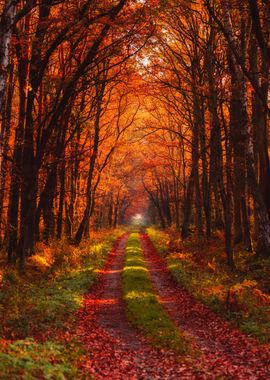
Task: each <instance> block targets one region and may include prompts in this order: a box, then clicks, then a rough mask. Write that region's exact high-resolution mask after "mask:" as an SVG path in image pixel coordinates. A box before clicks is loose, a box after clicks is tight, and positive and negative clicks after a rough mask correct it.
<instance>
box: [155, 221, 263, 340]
mask: <svg viewBox="0 0 270 380" xmlns="http://www.w3.org/2000/svg"><path fill="white" fill-rule="evenodd" d="M148 234H149V236H150V238H151V239H152V241H153V243H154V244H155V246H156V248H157V250H158V252H159V253H160V254H161V255H163V256H165V257H166V261H167V265H168V268H169V269H170V271H171V272H172V274H173V276H174V277H175V279H176V280H177V281H178V282H179V283H180V284H181V285H182V286H183V287H184V288H185V289H187V290H188V291H189V292H190V293H192V294H193V295H194V296H195V297H196V298H197V299H199V300H200V301H202V302H203V303H204V304H206V305H207V306H208V307H210V308H211V309H212V310H213V311H214V312H216V313H217V314H219V315H220V316H221V317H223V318H225V319H227V320H229V321H230V322H231V323H233V324H234V325H235V326H237V327H239V328H240V329H241V330H242V331H244V332H246V333H247V334H250V335H252V336H255V337H256V338H258V339H259V340H260V341H261V342H263V343H269V342H270V295H269V294H268V293H269V284H268V283H269V274H270V273H269V267H270V259H264V260H262V259H261V258H260V259H257V258H256V256H255V255H252V254H250V253H247V252H243V251H238V252H235V264H236V267H237V270H236V271H234V272H232V271H230V270H229V268H228V267H227V266H226V256H225V254H224V249H223V245H222V241H220V240H219V239H217V240H216V241H214V242H212V243H210V244H205V245H201V246H198V244H196V243H195V242H194V241H192V240H187V241H186V242H180V241H178V248H176V249H175V251H173V252H171V251H169V252H167V248H168V245H169V244H168V242H169V234H168V233H166V232H162V231H158V230H155V229H153V228H149V229H148ZM166 243H167V244H166ZM166 252H167V253H166Z"/></svg>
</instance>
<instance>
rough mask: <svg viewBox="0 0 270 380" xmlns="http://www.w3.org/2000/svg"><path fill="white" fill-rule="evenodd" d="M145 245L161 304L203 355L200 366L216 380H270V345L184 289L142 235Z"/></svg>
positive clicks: (145, 236) (198, 366) (142, 243)
mask: <svg viewBox="0 0 270 380" xmlns="http://www.w3.org/2000/svg"><path fill="white" fill-rule="evenodd" d="M141 245H142V248H143V251H144V256H145V260H146V263H147V266H148V269H149V271H150V275H151V279H152V284H153V286H154V288H155V290H156V292H157V294H158V295H159V299H160V302H161V303H162V304H163V306H164V308H165V310H166V311H167V313H168V314H169V315H170V317H171V319H172V320H173V321H174V323H175V324H176V325H177V326H178V327H179V328H181V329H182V330H183V331H185V332H186V333H187V334H188V335H189V336H191V337H192V340H193V342H195V344H196V345H197V348H198V350H199V351H200V352H202V355H200V356H199V358H198V359H197V362H195V365H196V367H197V368H200V369H201V370H202V371H203V373H209V374H210V373H211V376H210V377H209V378H214V379H216V378H218V379H220V378H221V379H223V378H226V379H227V378H229V379H252V380H253V379H260V380H262V379H270V349H269V346H268V347H263V346H260V345H259V344H258V343H257V341H255V340H254V339H251V338H249V337H247V336H246V335H244V334H242V333H241V332H240V331H239V330H237V329H234V328H233V327H231V326H230V325H229V324H228V323H227V322H225V321H223V320H222V319H220V318H219V317H218V316H217V315H216V314H214V313H213V312H212V311H211V310H209V309H208V308H207V307H205V306H204V305H202V304H201V303H200V302H198V301H196V300H195V299H194V297H192V296H191V295H190V294H189V293H188V292H187V291H185V290H184V289H183V288H181V287H180V286H179V285H178V284H177V283H176V281H175V280H174V279H173V277H172V275H171V273H170V272H169V270H168V269H167V266H166V263H165V260H164V259H163V258H162V257H160V256H159V255H158V253H157V251H156V249H155V247H154V245H153V243H152V241H151V240H150V238H149V237H148V235H147V234H142V235H141ZM198 378H200V376H199V377H198Z"/></svg>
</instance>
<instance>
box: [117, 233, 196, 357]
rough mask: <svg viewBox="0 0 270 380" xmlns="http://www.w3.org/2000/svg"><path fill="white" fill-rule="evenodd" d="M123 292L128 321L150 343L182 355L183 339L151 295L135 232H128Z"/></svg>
mask: <svg viewBox="0 0 270 380" xmlns="http://www.w3.org/2000/svg"><path fill="white" fill-rule="evenodd" d="M123 293H124V300H125V304H126V310H127V315H128V318H129V320H130V321H131V322H132V323H133V324H134V325H135V326H136V327H137V328H138V329H139V330H141V331H142V332H143V333H144V335H145V336H146V337H147V338H148V339H149V340H150V341H151V342H152V344H154V345H155V346H157V347H159V348H167V349H172V350H174V351H176V352H178V353H182V354H183V353H186V352H187V351H188V349H189V343H188V340H187V338H186V337H185V336H184V335H183V334H182V333H181V332H180V331H179V330H178V329H177V328H176V327H175V326H174V324H173V322H172V321H171V320H170V318H169V317H168V315H167V314H166V312H165V310H164V309H163V307H162V306H161V304H160V303H159V301H158V298H157V296H156V295H155V292H154V289H153V287H152V284H151V280H150V277H149V272H148V270H147V267H146V264H145V261H144V259H143V255H142V249H141V248H140V242H139V235H138V233H132V234H131V236H130V238H129V240H128V244H127V248H126V258H125V266H124V272H123Z"/></svg>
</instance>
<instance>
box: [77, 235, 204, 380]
mask: <svg viewBox="0 0 270 380" xmlns="http://www.w3.org/2000/svg"><path fill="white" fill-rule="evenodd" d="M127 240H128V234H125V235H124V236H122V237H121V238H119V239H118V240H117V241H116V243H115V246H114V248H113V250H112V251H111V253H110V254H109V257H108V260H107V262H106V264H105V267H104V269H103V271H102V273H101V276H100V278H99V280H98V281H97V282H96V284H95V285H94V286H93V288H92V289H91V290H90V292H89V293H88V294H87V295H86V297H85V301H84V308H82V310H81V311H80V313H79V316H78V327H77V331H76V335H77V337H78V338H79V339H80V340H81V341H83V343H84V345H85V348H86V352H87V357H88V360H87V362H86V363H84V364H83V366H84V367H85V370H86V371H87V372H88V373H89V378H90V376H91V375H93V377H94V379H110V380H116V379H119V380H120V379H132V380H133V379H134V380H135V379H149V380H150V379H162V380H166V379H168V380H169V379H196V378H198V377H196V375H194V373H193V370H192V369H191V368H190V367H191V366H190V365H188V364H187V363H184V362H183V361H180V360H179V359H181V358H179V356H178V355H176V354H175V353H173V352H171V351H167V350H164V351H163V350H158V349H155V348H153V347H151V346H150V345H149V344H147V342H146V341H145V340H144V338H143V337H142V336H141V335H140V334H139V333H138V332H137V331H136V329H135V328H133V327H132V326H131V325H130V324H129V323H128V321H127V319H126V317H125V310H124V302H123V299H122V270H123V265H124V255H125V247H126V243H127ZM200 378H201V379H204V378H205V379H206V378H209V377H204V376H203V377H200Z"/></svg>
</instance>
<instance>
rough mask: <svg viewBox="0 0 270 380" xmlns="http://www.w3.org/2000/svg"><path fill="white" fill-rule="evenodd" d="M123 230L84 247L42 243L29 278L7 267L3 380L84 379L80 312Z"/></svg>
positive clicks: (1, 332) (1, 313)
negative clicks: (78, 324)
mask: <svg viewBox="0 0 270 380" xmlns="http://www.w3.org/2000/svg"><path fill="white" fill-rule="evenodd" d="M122 232H123V231H120V230H116V231H113V232H112V231H104V232H102V233H100V232H99V234H93V236H92V238H91V241H90V242H89V241H84V242H83V243H82V244H81V245H80V247H73V246H70V245H69V244H68V243H67V242H65V241H61V242H52V243H51V244H50V245H49V246H45V245H42V244H40V245H39V247H38V249H37V253H36V255H35V256H33V257H32V258H31V259H30V260H29V261H28V264H27V269H26V275H24V276H20V275H19V274H18V273H17V271H15V269H10V268H4V267H3V268H2V277H1V283H0V320H1V325H0V374H1V375H0V378H1V379H11V378H12V379H27V380H28V379H36V378H44V379H74V378H76V379H81V378H83V374H82V373H80V371H79V369H78V368H79V362H80V361H81V359H82V356H83V348H82V346H81V344H80V343H79V342H78V341H76V340H75V339H74V338H73V337H72V331H73V330H74V328H75V324H76V311H77V310H78V309H79V308H80V307H81V306H82V304H83V297H84V294H85V293H86V292H87V291H88V290H89V288H90V287H91V285H92V284H93V282H94V281H95V280H96V278H97V276H98V272H99V270H100V269H101V268H102V266H103V265H104V262H105V260H106V258H107V255H108V253H109V251H110V250H111V248H112V245H113V243H114V241H115V239H116V238H117V237H118V236H120V235H121V234H122Z"/></svg>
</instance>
